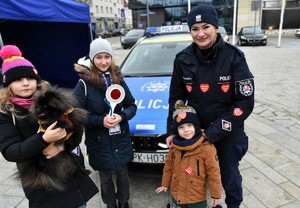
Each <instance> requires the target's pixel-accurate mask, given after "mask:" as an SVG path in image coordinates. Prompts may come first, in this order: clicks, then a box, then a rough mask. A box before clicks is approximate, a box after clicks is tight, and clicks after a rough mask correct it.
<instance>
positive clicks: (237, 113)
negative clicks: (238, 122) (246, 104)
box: [233, 108, 244, 116]
mask: <svg viewBox="0 0 300 208" xmlns="http://www.w3.org/2000/svg"><path fill="white" fill-rule="evenodd" d="M243 113H244V112H243V110H242V109H240V108H235V109H233V115H234V116H241V115H242V114H243Z"/></svg>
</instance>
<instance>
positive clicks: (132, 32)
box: [126, 30, 145, 36]
mask: <svg viewBox="0 0 300 208" xmlns="http://www.w3.org/2000/svg"><path fill="white" fill-rule="evenodd" d="M144 32H145V31H144V30H130V31H129V32H128V33H127V35H126V36H143V35H144Z"/></svg>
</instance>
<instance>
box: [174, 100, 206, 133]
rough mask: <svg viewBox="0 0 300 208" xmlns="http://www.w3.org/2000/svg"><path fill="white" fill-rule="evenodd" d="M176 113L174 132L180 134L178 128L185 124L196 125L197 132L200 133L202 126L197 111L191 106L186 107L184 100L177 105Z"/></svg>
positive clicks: (177, 102)
mask: <svg viewBox="0 0 300 208" xmlns="http://www.w3.org/2000/svg"><path fill="white" fill-rule="evenodd" d="M174 107H175V111H174V112H173V126H174V131H175V132H176V134H178V131H177V128H178V127H179V126H180V125H182V124H185V123H192V124H194V127H195V131H196V132H200V129H201V125H200V121H199V117H198V115H197V113H196V110H195V109H194V108H193V107H191V106H186V105H184V103H183V101H182V100H178V101H176V103H175V106H174Z"/></svg>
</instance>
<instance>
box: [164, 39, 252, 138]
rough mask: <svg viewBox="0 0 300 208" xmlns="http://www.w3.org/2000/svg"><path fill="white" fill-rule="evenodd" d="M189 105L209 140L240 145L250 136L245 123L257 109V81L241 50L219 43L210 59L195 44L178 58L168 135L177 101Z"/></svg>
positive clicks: (171, 98)
mask: <svg viewBox="0 0 300 208" xmlns="http://www.w3.org/2000/svg"><path fill="white" fill-rule="evenodd" d="M179 99H180V100H184V101H188V104H189V105H191V106H193V107H194V108H195V109H196V111H197V114H198V116H199V118H200V122H201V124H202V127H203V128H204V129H205V134H206V137H207V138H208V140H210V141H211V142H212V143H216V142H218V141H220V140H222V141H223V142H228V143H238V142H240V141H241V140H243V139H244V138H245V137H246V135H245V132H244V121H245V119H246V118H247V117H248V116H249V115H250V114H251V112H252V110H253V107H254V81H253V75H252V74H251V72H250V70H249V67H248V65H247V62H246V59H245V56H244V54H243V52H241V51H240V50H239V49H238V48H236V47H235V46H233V45H231V44H230V43H227V42H224V40H223V39H222V38H221V36H220V35H219V34H218V38H217V42H216V44H214V46H213V47H212V48H211V50H210V52H209V53H208V54H207V55H202V54H201V51H200V49H199V47H198V46H197V45H196V44H195V43H192V44H191V45H190V46H188V47H187V48H185V49H184V50H183V51H181V52H180V53H178V54H177V55H176V58H175V61H174V71H173V74H172V79H171V85H170V97H169V116H168V126H167V131H168V134H171V133H173V127H172V113H173V111H174V104H175V102H176V101H177V100H179Z"/></svg>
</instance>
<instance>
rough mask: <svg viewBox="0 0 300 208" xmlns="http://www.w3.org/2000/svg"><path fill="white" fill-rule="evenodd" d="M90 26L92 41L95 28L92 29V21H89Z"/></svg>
mask: <svg viewBox="0 0 300 208" xmlns="http://www.w3.org/2000/svg"><path fill="white" fill-rule="evenodd" d="M89 28H90V35H91V42H92V41H93V30H92V23H89Z"/></svg>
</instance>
